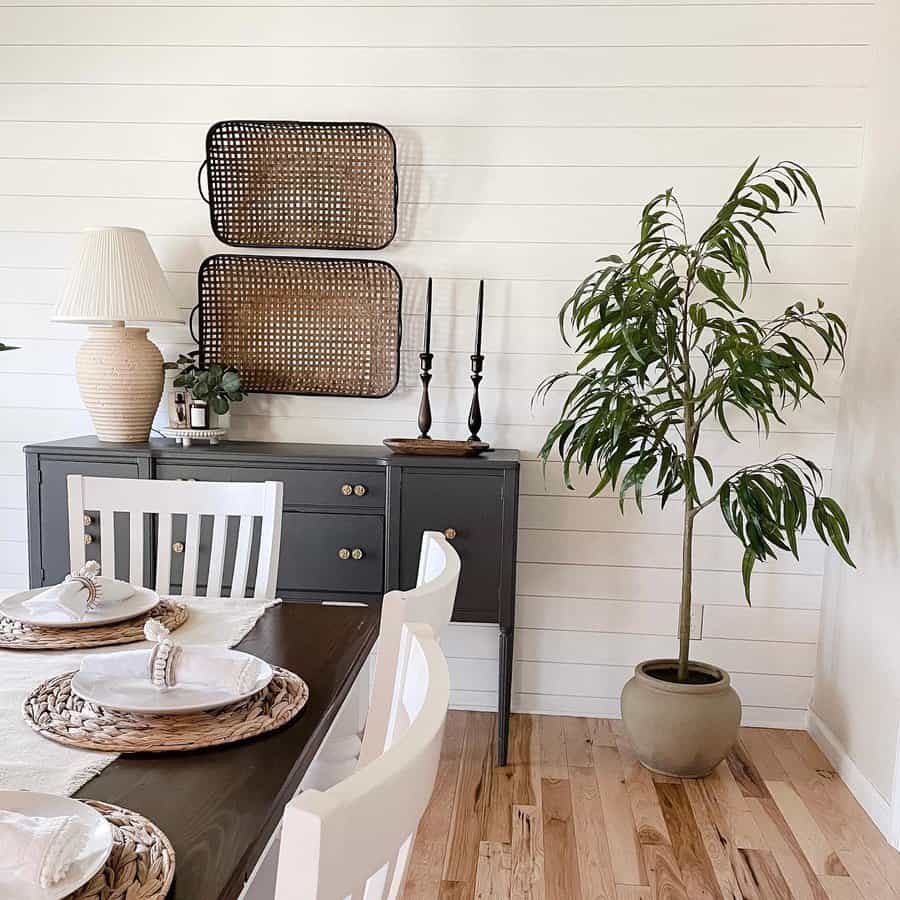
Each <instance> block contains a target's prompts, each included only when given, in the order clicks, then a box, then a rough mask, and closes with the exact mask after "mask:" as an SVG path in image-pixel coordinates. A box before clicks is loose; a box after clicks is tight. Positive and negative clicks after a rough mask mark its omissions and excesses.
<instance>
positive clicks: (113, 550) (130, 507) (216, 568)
mask: <svg viewBox="0 0 900 900" xmlns="http://www.w3.org/2000/svg"><path fill="white" fill-rule="evenodd" d="M67 486H68V496H69V558H70V561H71V567H72V569H73V570H76V569H78V568H80V567H81V566H83V565H84V561H85V545H84V525H83V516H84V515H85V512H86V511H88V510H97V511H99V515H100V564H101V570H102V571H103V572H104V573H105V574H109V575H113V574H114V573H115V571H116V562H117V559H116V554H117V547H116V544H117V541H116V537H117V522H116V516H115V514H116V513H127V515H128V525H127V527H126V528H125V529H122V531H123V533H124V534H125V536H126V537H127V550H126V554H125V555H126V558H127V560H128V578H129V580H130V581H131V582H132V583H133V584H142V583H143V578H144V527H145V524H147V523H146V521H145V517H151V516H152V517H153V518H155V520H156V533H157V548H156V549H157V552H156V585H155V587H156V590H157V592H158V593H160V594H168V593H170V588H171V583H172V517H173V516H176V515H183V516H185V520H186V525H185V538H184V565H183V567H182V577H181V593H182V595H184V596H193V595H196V594H197V592H198V583H199V580H200V578H201V577H202V576H203V575H204V574H206V575H207V587H206V594H207V596H210V597H212V596H219V595H220V594H221V593H222V582H223V578H224V577H225V572H224V569H225V556H226V547H227V539H228V517H229V516H233V517H239V519H240V527H239V530H238V537H237V552H236V555H235V562H234V571H233V572H232V577H231V596H232V597H244V596H246V593H247V581H248V577H249V568H250V558H251V552H252V543H253V528H254V520H255V519H257V518H260V519H261V520H262V524H261V528H260V544H259V554H258V560H257V566H256V579H255V583H254V590H253V594H254V596H255V597H258V598H274V596H275V587H276V582H277V579H278V555H279V549H280V544H281V508H282V492H283V486H282V483H281V482H280V481H265V482H257V483H252V484H244V483H232V482H216V481H149V480H145V479H134V478H94V477H91V476H85V475H69V476H68V478H67ZM204 516H210V517H212V518H213V526H212V541H211V544H210V548H209V570H208V573H202V572H201V571H200V557H201V553H200V549H201V527H202V519H203V517H204Z"/></svg>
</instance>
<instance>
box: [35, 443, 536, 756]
mask: <svg viewBox="0 0 900 900" xmlns="http://www.w3.org/2000/svg"><path fill="white" fill-rule="evenodd" d="M25 460H26V472H27V482H28V560H29V578H30V583H31V586H32V587H38V586H42V585H46V584H53V583H56V582H58V581H60V580H61V579H62V578H63V577H65V575H66V574H67V573H68V572H69V543H68V525H67V521H68V519H67V501H66V476H67V475H70V474H81V475H99V476H107V477H115V478H155V479H165V480H176V479H196V480H198V481H266V480H271V481H281V482H283V483H284V519H283V527H282V539H281V561H280V566H279V571H278V595H279V596H280V597H282V598H283V599H285V600H296V601H309V602H322V601H328V600H344V601H346V600H351V601H364V602H366V603H380V601H381V597H382V596H383V594H384V593H385V591H388V590H392V589H394V588H398V587H399V588H401V589H408V588H411V587H413V586H414V584H415V581H416V573H417V569H418V558H419V545H420V542H421V536H422V531H424V530H426V529H428V530H434V531H442V532H445V533H446V534H448V536H452V540H453V545H454V547H456V549H457V551H458V552H459V555H460V557H461V559H462V577H461V580H460V585H459V592H458V594H457V600H456V609H455V613H454V620H455V621H458V622H490V623H497V624H498V625H499V626H500V682H499V693H498V696H499V704H498V705H499V716H498V743H497V750H498V760H499V763H500V765H505V764H506V751H507V743H508V736H509V705H510V694H511V690H512V660H513V626H514V622H515V578H516V573H515V563H516V528H517V517H518V483H519V455H518V452H516V451H513V450H496V451H493V452H489V453H486V454H484V455H483V456H481V457H477V458H471V459H454V458H449V457H422V456H395V455H393V454H392V453H390V451H388V450H386V449H384V448H382V447H358V446H344V445H333V444H279V443H260V442H250V441H228V442H227V443H224V444H220V445H219V446H217V447H208V446H192V447H189V448H183V447H179V446H176V445H175V444H174V442H172V441H167V440H151V441H149V442H147V443H143V444H104V443H101V442H100V441H98V440H97V439H96V438H95V437H93V436H91V437H79V438H70V439H67V440H62V441H53V442H50V443H45V444H33V445H31V446H28V447H25ZM88 519H90V521H88ZM88 519H86V520H85V523H86V524H85V539H86V541H88V546H87V548H86V550H87V556H88V558H89V559H91V558H93V559H99V556H100V548H99V544H100V540H101V539H102V536H101V535H100V533H99V527H98V525H97V520H96V516H90V511H88ZM179 519H180V517H176V520H175V523H174V527H173V535H172V537H173V549H174V550H175V551H176V552H175V553H173V556H172V560H173V562H172V582H173V587H172V589H173V591H177V589H178V585H179V582H180V565H181V560H182V559H183V552H184V540H185V536H184V522H183V521H182V522H180V521H179ZM204 525H205V526H208V527H209V529H210V530H211V523H207V522H206V521H204ZM235 530H236V529H235ZM117 531H121V529H117ZM125 533H126V534H127V529H126V530H125ZM145 534H146V545H145V547H144V563H145V564H144V572H145V573H147V576H146V577H147V578H148V579H149V578H151V577H152V573H153V572H154V571H155V539H154V535H153V534H152V530H151V529H145ZM210 537H211V533H210V532H209V531H207V530H206V529H205V528H201V532H200V550H199V552H200V557H201V565H200V571H201V572H205V570H206V568H205V566H204V564H203V556H204V553H208V548H209V540H210ZM231 541H232V544H231V552H232V553H233V552H234V551H233V544H234V542H236V534H234V535H231ZM341 548H346V549H351V550H352V549H359V550H361V551H362V556H361V558H360V559H354V558H353V556H351V557H350V558H349V559H342V558H341V557H340V556H339V555H338V551H339V550H340V549H341ZM116 558H117V566H118V560H122V561H123V562H122V565H124V566H126V567H127V559H128V554H127V553H117V554H116ZM254 569H255V567H254V565H253V561H252V560H251V566H250V571H251V572H253V571H254ZM117 575H118V576H119V577H123V578H127V577H128V573H127V568H126V569H125V570H124V571H117Z"/></svg>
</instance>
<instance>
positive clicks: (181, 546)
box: [172, 541, 184, 553]
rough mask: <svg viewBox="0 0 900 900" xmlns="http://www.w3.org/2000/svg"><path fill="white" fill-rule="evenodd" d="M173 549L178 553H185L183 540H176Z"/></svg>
mask: <svg viewBox="0 0 900 900" xmlns="http://www.w3.org/2000/svg"><path fill="white" fill-rule="evenodd" d="M172 549H173V550H174V551H175V552H176V553H184V544H182V543H181V541H175V543H174V544H172Z"/></svg>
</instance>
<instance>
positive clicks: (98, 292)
mask: <svg viewBox="0 0 900 900" xmlns="http://www.w3.org/2000/svg"><path fill="white" fill-rule="evenodd" d="M53 319H54V321H57V322H87V323H91V322H93V323H99V322H184V316H182V315H181V312H180V310H179V309H178V307H177V305H176V304H175V298H174V297H173V296H172V292H171V290H170V289H169V285H168V282H167V281H166V276H165V275H163V272H162V269H161V268H160V266H159V261H158V260H157V258H156V255H155V254H154V252H153V248H152V247H151V246H150V242H149V241H148V240H147V235H146V234H144V232H143V231H141V230H140V229H139V228H88V229H86V230H85V231H83V232H82V235H81V250H80V253H79V256H78V260H77V261H76V263H75V265H74V266H73V267H72V268H71V269H70V271H69V278H68V281H67V282H66V288H65V291H64V292H63V296H62V299H61V300H60V302H59V304H58V305H57V307H56V310H55V312H54V314H53Z"/></svg>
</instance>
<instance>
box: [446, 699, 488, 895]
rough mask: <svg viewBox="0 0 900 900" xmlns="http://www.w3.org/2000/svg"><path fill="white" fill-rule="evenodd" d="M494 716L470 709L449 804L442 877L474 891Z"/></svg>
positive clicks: (484, 819) (485, 815)
mask: <svg viewBox="0 0 900 900" xmlns="http://www.w3.org/2000/svg"><path fill="white" fill-rule="evenodd" d="M493 735H494V716H493V715H491V714H490V713H470V714H469V717H468V719H467V721H466V734H465V739H464V741H463V749H462V758H461V760H460V771H459V782H458V784H457V789H456V800H455V802H454V804H453V820H452V824H451V826H450V841H449V845H448V847H447V858H446V862H445V865H444V880H445V881H455V882H462V883H464V884H467V885H470V886H471V887H472V891H473V892H474V886H475V870H476V868H477V866H478V851H479V847H480V845H481V840H482V836H483V834H484V825H485V822H486V819H487V804H488V799H489V798H490V795H491V775H492V773H493V766H494V755H493V751H494V744H493Z"/></svg>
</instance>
